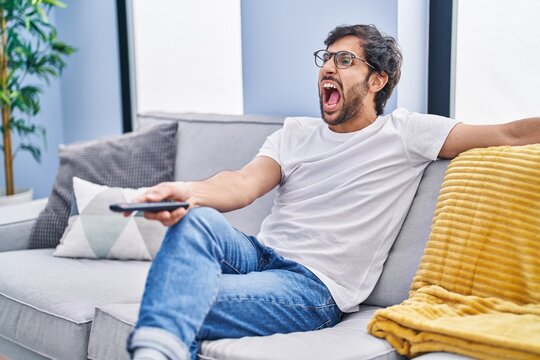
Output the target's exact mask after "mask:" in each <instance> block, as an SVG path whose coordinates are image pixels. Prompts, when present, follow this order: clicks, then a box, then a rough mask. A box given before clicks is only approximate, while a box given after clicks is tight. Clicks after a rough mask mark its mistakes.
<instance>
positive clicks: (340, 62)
mask: <svg viewBox="0 0 540 360" xmlns="http://www.w3.org/2000/svg"><path fill="white" fill-rule="evenodd" d="M313 55H314V56H315V65H317V66H318V67H320V68H322V67H323V66H324V64H326V63H327V62H328V61H329V60H330V59H331V58H332V57H334V64H336V67H337V68H338V69H346V68H348V67H349V66H351V65H352V64H353V60H354V59H358V60H360V61H362V62H364V63H366V65H367V66H369V67H370V68H372V69H373V70H375V71H376V69H375V67H374V66H373V65H371V64H370V63H368V62H367V61H366V60H364V59H361V58H359V57H358V56H357V55H355V54H353V53H352V52H350V51H345V50H341V51H338V52H330V51H327V50H317V51H315V52H314V53H313Z"/></svg>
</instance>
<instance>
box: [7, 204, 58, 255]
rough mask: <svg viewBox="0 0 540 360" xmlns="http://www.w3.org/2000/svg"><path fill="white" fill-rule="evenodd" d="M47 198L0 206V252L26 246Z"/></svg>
mask: <svg viewBox="0 0 540 360" xmlns="http://www.w3.org/2000/svg"><path fill="white" fill-rule="evenodd" d="M45 205H47V198H43V199H38V200H32V201H29V202H26V203H23V204H15V205H5V206H0V252H2V251H12V250H22V249H27V248H28V243H29V239H30V231H31V230H32V226H34V223H35V222H36V219H37V217H38V215H39V213H40V212H41V210H43V209H44V208H45Z"/></svg>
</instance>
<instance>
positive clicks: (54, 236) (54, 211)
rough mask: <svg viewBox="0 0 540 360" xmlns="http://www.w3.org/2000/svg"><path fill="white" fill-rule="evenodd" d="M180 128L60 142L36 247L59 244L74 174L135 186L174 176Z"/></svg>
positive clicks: (32, 244)
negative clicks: (55, 170)
mask: <svg viewBox="0 0 540 360" xmlns="http://www.w3.org/2000/svg"><path fill="white" fill-rule="evenodd" d="M176 130H177V126H176V124H169V125H162V126H157V127H152V128H148V129H145V130H144V131H138V132H134V133H129V134H124V135H121V136H115V137H109V138H106V139H101V140H95V141H87V142H80V143H75V144H71V145H62V146H60V149H59V157H60V167H59V169H58V173H57V175H56V179H55V182H54V185H53V189H52V192H51V194H50V196H49V202H48V203H47V207H46V208H45V209H44V210H43V211H42V212H41V214H40V215H39V218H38V219H37V221H36V224H35V225H34V228H33V229H32V233H31V235H30V248H51V247H55V246H56V245H58V243H59V241H60V238H61V237H62V234H63V233H64V230H65V228H66V226H67V223H68V217H69V212H70V209H71V199H72V196H73V186H72V179H73V177H74V176H78V177H80V178H82V179H84V180H88V181H92V182H95V183H99V184H102V185H108V186H120V187H130V188H139V187H143V186H152V185H155V184H157V183H159V182H162V181H171V180H173V174H174V160H175V158H176Z"/></svg>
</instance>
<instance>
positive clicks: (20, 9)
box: [0, 0, 75, 197]
mask: <svg viewBox="0 0 540 360" xmlns="http://www.w3.org/2000/svg"><path fill="white" fill-rule="evenodd" d="M54 7H62V8H63V7H65V4H64V3H62V2H60V1H58V0H0V107H1V110H2V124H1V127H0V129H1V131H2V139H3V143H2V148H1V149H2V152H3V155H4V170H5V179H6V184H5V185H6V186H5V195H6V196H8V197H9V196H12V195H14V194H15V186H14V181H13V159H14V157H15V155H16V154H17V153H18V152H19V151H28V152H30V154H31V155H32V157H33V158H34V159H35V160H36V161H37V162H40V160H41V145H42V144H43V145H45V139H46V138H45V135H46V134H45V128H44V127H43V126H41V125H37V124H34V123H33V122H32V117H34V116H35V115H36V114H38V113H39V111H40V103H39V96H40V94H41V91H42V89H41V87H40V85H41V84H42V83H46V84H49V81H50V79H51V78H54V77H58V76H59V75H60V74H61V72H62V69H63V68H64V66H65V62H64V58H65V57H66V56H67V55H70V54H72V53H73V52H75V49H74V48H73V47H71V46H69V45H67V44H65V43H63V42H61V41H59V40H58V39H57V31H56V28H55V27H54V26H53V25H52V24H51V23H50V22H49V20H48V17H47V14H48V13H49V12H50V10H51V9H52V8H54ZM13 135H17V136H18V138H19V143H18V144H17V145H16V146H14V144H13V142H12V136H13ZM36 140H41V141H38V142H37V143H36ZM1 192H3V191H1ZM1 192H0V193H1Z"/></svg>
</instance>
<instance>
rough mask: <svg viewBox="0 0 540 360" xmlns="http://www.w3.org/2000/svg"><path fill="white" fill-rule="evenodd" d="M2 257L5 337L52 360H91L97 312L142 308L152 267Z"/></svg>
mask: <svg viewBox="0 0 540 360" xmlns="http://www.w3.org/2000/svg"><path fill="white" fill-rule="evenodd" d="M52 251H53V250H52V249H41V250H22V251H11V252H4V253H0V284H2V287H1V288H0V336H1V337H4V338H5V339H8V340H10V341H12V342H14V343H20V344H24V346H25V347H27V348H29V349H30V350H32V351H34V352H37V353H39V354H42V355H44V356H46V357H49V358H53V359H69V360H73V359H86V355H87V348H88V339H89V335H90V326H91V321H92V318H93V315H94V308H95V307H98V306H101V305H104V304H109V303H133V302H139V301H140V298H141V296H142V292H143V289H144V283H145V279H146V274H147V272H148V268H149V263H148V262H142V261H112V260H84V259H82V260H75V259H65V258H57V257H53V256H52Z"/></svg>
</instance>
